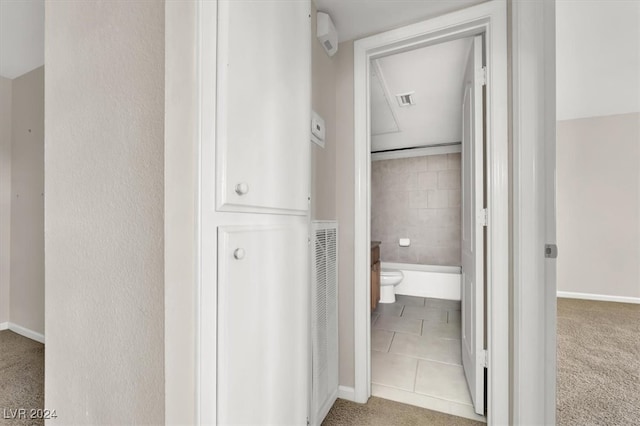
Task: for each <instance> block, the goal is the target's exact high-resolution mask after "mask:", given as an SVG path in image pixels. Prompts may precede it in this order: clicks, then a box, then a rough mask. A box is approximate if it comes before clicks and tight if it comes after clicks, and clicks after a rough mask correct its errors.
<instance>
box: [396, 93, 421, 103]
mask: <svg viewBox="0 0 640 426" xmlns="http://www.w3.org/2000/svg"><path fill="white" fill-rule="evenodd" d="M414 93H415V92H409V93H401V94H399V95H396V99H398V105H400V106H401V107H405V106H410V105H415V103H416V102H415V101H414V100H413V94H414Z"/></svg>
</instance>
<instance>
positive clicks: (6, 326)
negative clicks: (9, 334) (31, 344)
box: [0, 322, 9, 331]
mask: <svg viewBox="0 0 640 426" xmlns="http://www.w3.org/2000/svg"><path fill="white" fill-rule="evenodd" d="M8 329H9V323H8V322H0V331H2V330H8Z"/></svg>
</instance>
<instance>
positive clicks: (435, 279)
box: [381, 262, 462, 300]
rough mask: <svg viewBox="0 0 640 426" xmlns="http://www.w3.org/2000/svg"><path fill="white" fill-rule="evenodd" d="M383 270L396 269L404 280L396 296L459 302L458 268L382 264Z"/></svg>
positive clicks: (398, 287) (398, 286) (397, 288)
mask: <svg viewBox="0 0 640 426" xmlns="http://www.w3.org/2000/svg"><path fill="white" fill-rule="evenodd" d="M381 266H382V268H384V269H398V270H400V271H402V273H403V274H404V278H403V280H402V282H401V283H400V284H398V285H397V286H396V288H395V290H396V294H404V295H407V296H419V297H432V298H434V299H449V300H460V299H461V295H460V289H461V285H460V279H461V269H462V268H460V267H459V266H439V265H414V264H411V263H391V262H382V264H381Z"/></svg>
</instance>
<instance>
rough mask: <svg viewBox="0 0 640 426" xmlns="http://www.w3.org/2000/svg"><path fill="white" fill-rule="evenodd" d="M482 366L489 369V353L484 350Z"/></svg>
mask: <svg viewBox="0 0 640 426" xmlns="http://www.w3.org/2000/svg"><path fill="white" fill-rule="evenodd" d="M482 366H483V367H484V368H489V351H487V350H486V349H485V350H483V351H482Z"/></svg>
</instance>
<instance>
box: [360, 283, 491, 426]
mask: <svg viewBox="0 0 640 426" xmlns="http://www.w3.org/2000/svg"><path fill="white" fill-rule="evenodd" d="M396 299H397V300H396V303H393V304H382V303H380V304H378V307H377V308H376V310H375V311H373V312H372V314H371V382H372V386H371V388H372V394H373V395H374V396H378V397H381V398H386V399H391V400H394V401H398V402H404V403H407V404H412V405H417V406H420V407H424V408H429V409H432V410H437V411H442V412H446V413H449V414H454V415H457V416H461V417H467V418H471V419H475V420H484V418H483V417H481V416H478V415H476V414H475V412H474V410H473V406H472V402H471V397H470V395H469V390H468V388H467V382H466V380H465V377H464V371H463V369H462V359H461V346H460V302H459V301H452V300H440V299H428V298H424V297H413V296H403V295H397V296H396Z"/></svg>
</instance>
